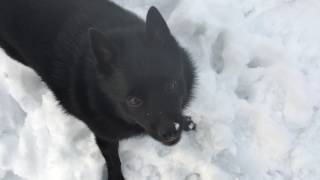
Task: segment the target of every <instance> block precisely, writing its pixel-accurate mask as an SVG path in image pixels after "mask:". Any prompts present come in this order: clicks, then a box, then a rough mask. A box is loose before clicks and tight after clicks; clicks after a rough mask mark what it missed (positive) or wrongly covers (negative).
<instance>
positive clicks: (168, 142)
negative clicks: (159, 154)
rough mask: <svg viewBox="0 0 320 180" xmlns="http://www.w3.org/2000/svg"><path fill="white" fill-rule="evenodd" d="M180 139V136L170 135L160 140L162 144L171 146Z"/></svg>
mask: <svg viewBox="0 0 320 180" xmlns="http://www.w3.org/2000/svg"><path fill="white" fill-rule="evenodd" d="M180 139H181V136H177V137H170V138H167V139H163V140H161V141H160V142H161V143H162V144H164V145H167V146H172V145H175V144H177V143H178V142H179V141H180Z"/></svg>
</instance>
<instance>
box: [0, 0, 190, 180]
mask: <svg viewBox="0 0 320 180" xmlns="http://www.w3.org/2000/svg"><path fill="white" fill-rule="evenodd" d="M0 46H1V47H2V48H3V49H4V50H5V52H6V53H7V54H8V55H9V56H11V57H12V58H13V59H16V60H17V61H19V62H21V63H23V64H24V65H26V66H29V67H30V68H32V69H33V70H35V71H36V72H37V74H39V76H40V77H41V78H42V80H43V81H44V82H45V83H46V84H47V86H48V87H49V88H50V89H51V90H52V91H53V93H54V95H55V96H56V99H57V100H58V101H59V103H60V105H61V106H62V107H63V108H64V109H65V111H66V112H67V113H70V114H72V115H74V116H75V117H77V118H78V119H80V120H81V121H83V122H84V123H85V124H86V125H87V126H88V127H89V128H90V129H91V130H92V132H93V133H94V135H95V137H96V141H97V144H98V146H99V148H100V150H101V152H102V154H103V156H104V158H105V160H106V162H107V166H108V176H109V180H123V179H124V178H123V175H122V172H121V163H120V160H119V155H118V142H119V140H121V139H124V138H129V137H132V136H135V135H139V134H145V133H146V134H149V135H150V136H152V137H153V138H154V139H156V140H158V141H160V142H162V143H163V144H165V145H173V144H176V143H177V142H178V141H179V139H180V137H181V132H182V131H183V130H186V131H188V130H193V129H194V128H195V124H194V123H193V122H192V120H191V118H189V117H187V116H183V115H182V111H183V109H184V108H185V107H186V106H187V104H188V102H189V100H190V98H191V96H192V90H193V86H194V81H195V76H196V75H195V67H194V65H193V64H192V61H191V60H190V57H189V56H188V53H187V52H186V51H185V50H184V49H183V48H182V47H180V45H179V44H178V43H177V41H176V40H175V38H174V37H173V36H172V34H171V33H170V30H169V28H168V26H167V24H166V22H165V20H164V19H163V17H162V16H161V14H160V13H159V11H158V10H157V9H156V8H155V7H151V8H150V9H149V11H148V13H147V17H146V21H143V20H142V19H140V18H139V17H137V16H136V15H135V14H133V13H131V12H129V11H127V10H125V9H123V8H121V7H119V6H118V5H116V4H114V3H113V2H110V1H108V0H2V1H0Z"/></svg>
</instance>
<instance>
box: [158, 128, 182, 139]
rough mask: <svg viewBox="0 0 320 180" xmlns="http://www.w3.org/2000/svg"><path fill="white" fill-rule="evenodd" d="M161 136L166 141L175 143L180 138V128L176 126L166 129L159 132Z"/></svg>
mask: <svg viewBox="0 0 320 180" xmlns="http://www.w3.org/2000/svg"><path fill="white" fill-rule="evenodd" d="M158 133H159V136H160V137H161V138H162V139H164V140H165V141H168V142H170V141H174V140H176V139H177V138H178V137H179V127H178V125H176V124H174V125H172V126H169V127H165V128H162V129H160V130H159V132H158Z"/></svg>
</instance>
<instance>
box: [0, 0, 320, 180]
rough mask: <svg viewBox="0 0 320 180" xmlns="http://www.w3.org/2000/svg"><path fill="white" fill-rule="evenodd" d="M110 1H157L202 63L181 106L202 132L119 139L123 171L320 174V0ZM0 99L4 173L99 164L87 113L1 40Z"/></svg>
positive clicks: (93, 177)
mask: <svg viewBox="0 0 320 180" xmlns="http://www.w3.org/2000/svg"><path fill="white" fill-rule="evenodd" d="M116 2H117V3H118V4H120V5H122V6H123V7H125V8H127V9H130V10H132V11H134V12H135V13H137V14H138V15H139V16H141V17H144V16H145V14H146V11H147V9H148V8H149V7H150V6H151V5H155V6H157V7H158V8H159V9H160V11H161V12H162V13H163V15H164V17H165V18H166V20H167V21H168V24H169V26H170V28H171V30H172V33H173V34H174V35H175V36H176V37H177V39H178V41H179V42H180V43H181V44H182V45H183V46H184V47H186V48H187V49H188V50H189V51H190V53H191V56H192V57H193V59H194V61H195V63H196V65H197V67H198V70H199V71H198V73H199V77H198V82H197V84H198V85H197V88H196V92H195V98H194V100H193V101H192V103H191V105H190V107H189V108H188V109H187V110H186V112H185V113H186V114H187V115H191V116H192V118H193V120H194V121H195V122H197V132H188V133H185V134H184V135H183V138H182V140H181V142H180V143H179V144H177V145H176V146H173V147H166V146H163V145H161V144H160V143H158V142H156V141H154V140H153V139H151V138H150V137H147V136H146V137H136V138H132V139H129V140H125V141H123V142H121V146H120V155H121V161H122V163H123V166H122V169H123V172H124V175H125V177H126V179H127V180H214V179H219V180H319V177H320V166H319V164H320V138H319V137H320V111H319V108H320V51H319V49H320V21H319V18H320V2H319V1H317V0H268V1H265V0H197V1H191V0H175V1H172V0H140V1H135V0H117V1H116ZM0 99H1V102H0V122H1V126H0V179H1V180H44V179H45V180H87V179H90V180H102V179H103V177H102V174H104V176H106V173H103V172H105V169H104V167H103V165H104V160H103V158H102V156H101V154H100V152H99V150H98V148H97V146H96V145H95V143H94V138H93V135H92V134H91V133H90V132H89V130H88V129H87V128H86V127H85V125H84V124H82V123H80V121H78V120H76V119H75V118H73V117H71V116H68V115H66V114H64V112H63V111H62V110H61V108H60V107H58V105H57V102H56V101H55V100H54V98H53V95H52V93H51V92H50V91H49V90H48V89H47V88H46V87H45V85H44V84H43V83H42V82H41V81H40V78H39V77H38V76H37V75H36V74H35V73H34V72H33V71H32V70H30V69H29V68H26V67H23V66H22V65H19V64H18V63H16V62H14V61H12V60H11V59H10V58H9V57H7V56H6V55H5V53H3V52H2V51H1V53H0ZM104 179H106V178H105V177H104Z"/></svg>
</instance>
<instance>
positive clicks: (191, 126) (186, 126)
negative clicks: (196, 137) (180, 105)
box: [183, 116, 197, 131]
mask: <svg viewBox="0 0 320 180" xmlns="http://www.w3.org/2000/svg"><path fill="white" fill-rule="evenodd" d="M196 129H197V124H196V123H195V122H193V121H192V119H191V117H190V116H184V117H183V130H185V131H195V130H196Z"/></svg>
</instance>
